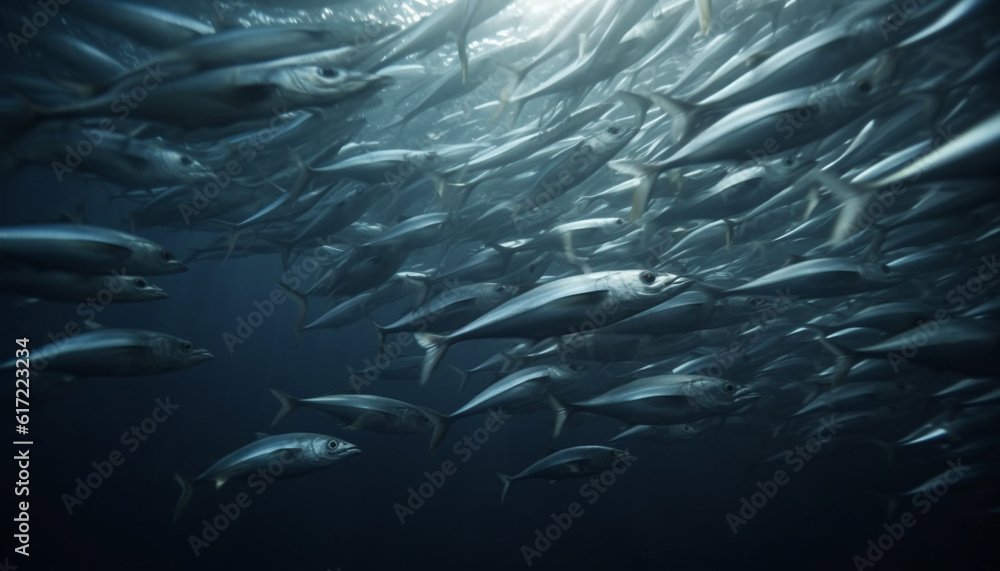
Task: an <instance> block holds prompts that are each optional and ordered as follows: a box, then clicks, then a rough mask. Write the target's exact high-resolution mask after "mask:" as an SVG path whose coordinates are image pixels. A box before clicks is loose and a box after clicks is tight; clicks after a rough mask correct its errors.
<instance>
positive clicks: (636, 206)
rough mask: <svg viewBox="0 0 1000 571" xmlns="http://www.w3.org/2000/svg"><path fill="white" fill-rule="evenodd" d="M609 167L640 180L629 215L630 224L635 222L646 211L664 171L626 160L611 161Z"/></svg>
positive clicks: (660, 168)
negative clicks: (657, 180)
mask: <svg viewBox="0 0 1000 571" xmlns="http://www.w3.org/2000/svg"><path fill="white" fill-rule="evenodd" d="M608 166H610V167H611V169H612V170H614V171H615V172H618V173H622V174H628V175H632V176H634V177H637V178H638V179H639V184H638V185H637V186H636V188H635V194H634V195H633V196H632V212H631V214H630V215H629V222H635V221H636V220H638V219H639V217H640V216H642V213H643V212H645V211H646V206H647V205H648V204H649V197H650V196H651V195H652V194H653V187H654V186H656V179H658V178H659V177H660V174H662V173H663V171H664V169H663V168H662V167H660V166H659V165H646V164H642V163H637V162H633V161H626V160H617V161H611V162H610V163H608Z"/></svg>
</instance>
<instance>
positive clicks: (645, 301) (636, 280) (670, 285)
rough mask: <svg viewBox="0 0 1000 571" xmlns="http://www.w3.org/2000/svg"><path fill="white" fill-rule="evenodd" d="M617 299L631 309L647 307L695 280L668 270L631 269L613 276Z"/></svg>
mask: <svg viewBox="0 0 1000 571" xmlns="http://www.w3.org/2000/svg"><path fill="white" fill-rule="evenodd" d="M613 279H614V281H615V282H617V283H615V284H613V285H612V286H611V289H612V291H613V293H612V295H614V297H615V301H617V302H618V303H619V304H621V305H622V306H624V307H627V308H630V309H645V308H647V307H651V306H652V305H655V304H657V303H660V302H662V301H666V300H668V299H670V298H672V297H674V296H675V295H677V294H679V293H681V292H683V291H685V290H687V289H688V288H689V287H691V286H692V285H693V284H694V282H693V281H692V280H691V279H689V278H684V277H680V276H677V275H674V274H668V273H666V272H654V271H652V270H630V271H624V272H618V273H616V274H615V275H614V276H613Z"/></svg>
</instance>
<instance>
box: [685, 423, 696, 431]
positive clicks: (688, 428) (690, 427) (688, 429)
mask: <svg viewBox="0 0 1000 571" xmlns="http://www.w3.org/2000/svg"><path fill="white" fill-rule="evenodd" d="M684 432H694V428H693V427H692V426H691V425H690V424H685V425H684Z"/></svg>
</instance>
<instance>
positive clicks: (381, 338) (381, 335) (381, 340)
mask: <svg viewBox="0 0 1000 571" xmlns="http://www.w3.org/2000/svg"><path fill="white" fill-rule="evenodd" d="M368 321H369V322H370V323H371V324H372V327H374V328H375V335H378V351H379V353H383V352H384V351H383V348H384V347H385V336H386V335H387V333H386V330H385V327H382V326H381V325H379V324H378V323H375V320H374V319H372V318H371V317H369V318H368Z"/></svg>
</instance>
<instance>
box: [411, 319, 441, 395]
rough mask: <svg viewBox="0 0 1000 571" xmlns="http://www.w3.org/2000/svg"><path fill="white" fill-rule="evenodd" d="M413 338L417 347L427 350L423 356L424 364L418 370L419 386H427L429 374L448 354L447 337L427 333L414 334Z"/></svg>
mask: <svg viewBox="0 0 1000 571" xmlns="http://www.w3.org/2000/svg"><path fill="white" fill-rule="evenodd" d="M413 337H414V338H415V339H416V340H417V344H418V345H420V346H421V347H423V348H424V349H426V350H427V354H426V355H424V364H423V366H422V367H421V368H420V385H421V386H423V385H425V384H427V380H428V379H430V378H431V373H433V372H434V369H435V368H437V366H438V363H440V362H441V359H442V358H444V354H445V353H447V352H448V341H447V340H448V337H447V336H446V335H437V334H435V333H427V332H421V333H415V334H414V335H413Z"/></svg>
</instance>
